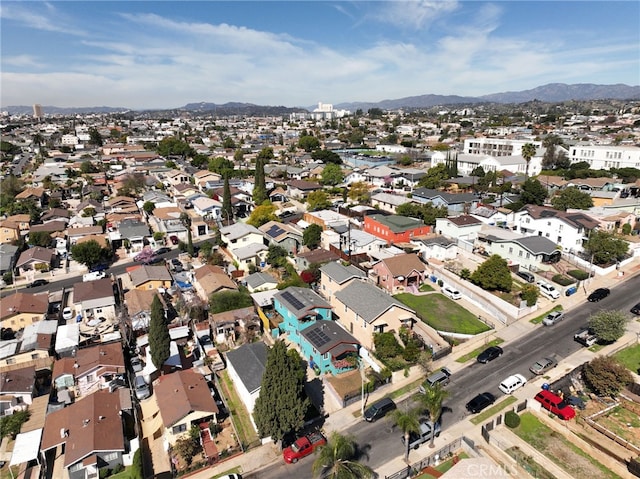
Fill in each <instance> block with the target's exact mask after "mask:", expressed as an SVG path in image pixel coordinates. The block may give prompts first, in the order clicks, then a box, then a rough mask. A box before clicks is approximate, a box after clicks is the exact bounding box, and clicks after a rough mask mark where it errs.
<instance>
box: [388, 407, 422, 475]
mask: <svg viewBox="0 0 640 479" xmlns="http://www.w3.org/2000/svg"><path fill="white" fill-rule="evenodd" d="M420 414H421V411H420V409H418V408H414V409H408V410H403V409H396V410H395V411H393V414H392V415H391V420H392V421H393V423H394V424H395V425H396V426H398V428H400V430H401V431H402V434H404V446H405V447H404V462H406V463H407V464H409V442H410V438H411V434H412V433H414V434H420Z"/></svg>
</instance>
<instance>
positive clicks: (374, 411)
mask: <svg viewBox="0 0 640 479" xmlns="http://www.w3.org/2000/svg"><path fill="white" fill-rule="evenodd" d="M395 408H396V403H394V402H393V400H392V399H391V398H382V399H380V400H379V401H376V402H375V403H373V404H372V405H371V406H369V407H368V408H367V409H366V411H365V412H364V416H363V417H364V420H365V421H367V422H374V421H376V420H378V419H380V418H381V417H384V416H385V415H386V414H387V413H388V412H389V411H393V410H394V409H395Z"/></svg>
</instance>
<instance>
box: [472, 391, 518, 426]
mask: <svg viewBox="0 0 640 479" xmlns="http://www.w3.org/2000/svg"><path fill="white" fill-rule="evenodd" d="M517 400H518V398H517V397H515V396H507V398H506V399H503V400H502V401H500V402H499V403H498V404H494V405H493V406H491V407H490V408H489V409H485V410H484V411H482V412H481V413H480V414H478V415H477V416H474V417H472V418H471V419H470V421H471V422H472V423H473V424H475V425H476V426H477V425H478V424H481V423H483V422H484V421H486V420H487V419H489V418H490V417H492V416H495V415H496V414H498V413H499V412H500V411H502V410H503V409H504V408H506V407H507V406H509V405H511V404H513V403H514V402H516V401H517Z"/></svg>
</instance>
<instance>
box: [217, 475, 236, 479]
mask: <svg viewBox="0 0 640 479" xmlns="http://www.w3.org/2000/svg"><path fill="white" fill-rule="evenodd" d="M217 479H242V476H241V475H240V474H225V475H224V476H217Z"/></svg>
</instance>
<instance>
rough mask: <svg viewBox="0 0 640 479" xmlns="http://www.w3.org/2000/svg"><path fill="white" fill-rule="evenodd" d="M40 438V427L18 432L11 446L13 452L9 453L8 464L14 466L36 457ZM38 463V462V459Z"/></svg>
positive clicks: (38, 451)
mask: <svg viewBox="0 0 640 479" xmlns="http://www.w3.org/2000/svg"><path fill="white" fill-rule="evenodd" d="M41 440H42V428H40V429H34V430H33V431H29V432H24V433H21V434H18V435H17V436H16V442H15V444H14V446H13V454H12V455H11V462H10V463H9V465H10V466H16V465H18V464H23V463H25V462H29V461H31V460H33V459H38V454H39V453H40V441H41ZM38 463H40V461H39V460H38Z"/></svg>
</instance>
